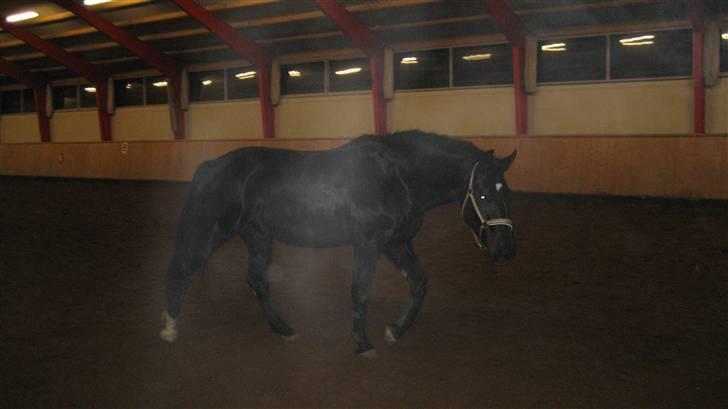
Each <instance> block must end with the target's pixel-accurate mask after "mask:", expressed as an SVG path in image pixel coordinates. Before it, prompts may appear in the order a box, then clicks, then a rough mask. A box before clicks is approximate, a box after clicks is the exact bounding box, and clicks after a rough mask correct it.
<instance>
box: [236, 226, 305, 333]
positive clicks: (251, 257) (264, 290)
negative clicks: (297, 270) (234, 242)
mask: <svg viewBox="0 0 728 409" xmlns="http://www.w3.org/2000/svg"><path fill="white" fill-rule="evenodd" d="M244 240H245V242H246V244H247V245H248V285H249V286H250V288H251V289H252V290H253V292H254V293H255V296H256V297H257V298H258V303H259V304H260V306H261V308H262V309H263V314H264V315H265V319H266V320H267V321H268V324H269V325H270V328H271V329H272V330H273V332H275V333H276V334H278V335H280V336H281V337H283V339H285V340H288V341H292V340H294V339H295V338H296V333H295V332H294V331H293V330H292V329H291V328H290V327H289V326H288V324H286V322H285V321H284V320H283V318H281V316H280V314H279V313H278V311H277V310H276V309H275V307H273V302H272V301H271V298H270V285H269V283H268V266H269V265H270V259H271V252H272V247H273V246H272V244H273V242H272V240H271V239H270V238H269V237H266V236H262V235H257V237H251V236H249V237H245V238H244Z"/></svg>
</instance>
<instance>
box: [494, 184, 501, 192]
mask: <svg viewBox="0 0 728 409" xmlns="http://www.w3.org/2000/svg"><path fill="white" fill-rule="evenodd" d="M501 189H503V184H502V183H496V184H495V190H497V191H500V190H501Z"/></svg>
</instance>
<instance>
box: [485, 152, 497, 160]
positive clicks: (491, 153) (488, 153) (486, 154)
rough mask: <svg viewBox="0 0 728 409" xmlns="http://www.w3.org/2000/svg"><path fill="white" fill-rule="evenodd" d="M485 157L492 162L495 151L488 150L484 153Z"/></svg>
mask: <svg viewBox="0 0 728 409" xmlns="http://www.w3.org/2000/svg"><path fill="white" fill-rule="evenodd" d="M485 157H486V158H488V160H489V161H492V160H493V158H495V151H494V150H493V149H488V150H487V151H485Z"/></svg>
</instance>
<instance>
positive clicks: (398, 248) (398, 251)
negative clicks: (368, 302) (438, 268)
mask: <svg viewBox="0 0 728 409" xmlns="http://www.w3.org/2000/svg"><path fill="white" fill-rule="evenodd" d="M386 253H387V257H388V258H389V259H390V260H392V262H393V263H394V265H395V266H396V267H397V268H399V269H400V270H401V271H402V275H404V276H405V277H406V278H407V282H408V283H409V298H408V299H407V304H405V306H404V309H403V310H402V314H401V315H400V316H399V320H398V321H397V323H396V324H390V325H387V327H386V329H385V332H384V338H385V340H386V341H387V343H388V344H390V345H391V344H394V343H395V342H397V339H399V338H400V337H401V336H402V334H404V332H405V331H406V330H407V329H408V328H409V327H411V326H412V324H414V322H415V319H416V318H417V314H418V313H419V311H420V307H421V306H422V300H423V299H424V298H425V293H426V292H427V274H426V273H425V270H424V269H423V268H422V266H421V265H420V262H419V261H418V260H417V257H416V256H415V253H414V251H413V250H412V242H411V241H407V242H405V243H402V244H399V245H395V246H390V247H389V248H387V251H386Z"/></svg>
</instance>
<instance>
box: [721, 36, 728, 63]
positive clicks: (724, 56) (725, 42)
mask: <svg viewBox="0 0 728 409" xmlns="http://www.w3.org/2000/svg"><path fill="white" fill-rule="evenodd" d="M720 70H721V71H723V72H725V71H728V28H724V29H723V30H722V31H721V34H720Z"/></svg>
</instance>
